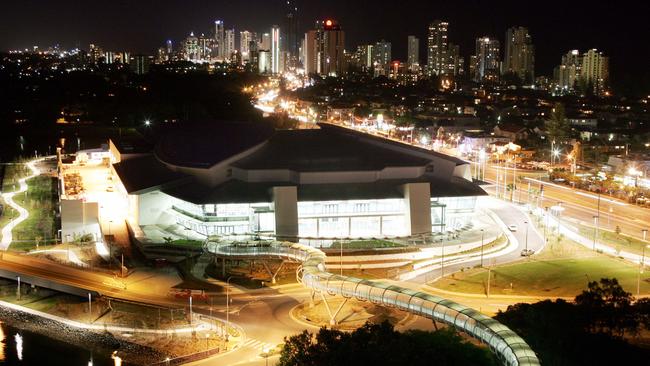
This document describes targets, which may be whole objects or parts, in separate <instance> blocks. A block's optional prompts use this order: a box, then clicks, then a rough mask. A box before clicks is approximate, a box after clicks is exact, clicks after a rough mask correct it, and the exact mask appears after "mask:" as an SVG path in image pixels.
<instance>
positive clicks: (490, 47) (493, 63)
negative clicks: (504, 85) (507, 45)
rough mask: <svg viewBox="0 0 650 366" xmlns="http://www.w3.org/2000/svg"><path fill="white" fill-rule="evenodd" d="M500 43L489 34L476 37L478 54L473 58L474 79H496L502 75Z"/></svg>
mask: <svg viewBox="0 0 650 366" xmlns="http://www.w3.org/2000/svg"><path fill="white" fill-rule="evenodd" d="M499 53H500V44H499V41H498V40H497V39H494V38H490V37H487V36H484V37H480V38H477V39H476V54H475V55H474V57H473V58H472V61H473V63H474V64H473V65H472V69H473V71H474V74H473V79H474V81H478V82H480V81H496V80H498V78H499V76H500V74H501V73H500V68H501V57H500V54H499Z"/></svg>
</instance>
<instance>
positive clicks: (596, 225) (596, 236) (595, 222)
mask: <svg viewBox="0 0 650 366" xmlns="http://www.w3.org/2000/svg"><path fill="white" fill-rule="evenodd" d="M597 241H598V216H594V245H593V248H592V249H593V250H594V251H596V242H597Z"/></svg>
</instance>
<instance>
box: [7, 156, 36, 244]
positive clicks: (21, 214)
mask: <svg viewBox="0 0 650 366" xmlns="http://www.w3.org/2000/svg"><path fill="white" fill-rule="evenodd" d="M43 159H44V158H41V159H35V160H32V161H30V162H29V163H27V164H26V165H27V167H28V168H29V169H30V170H31V171H32V174H31V175H29V176H27V177H23V178H20V179H19V180H18V190H17V191H13V192H8V193H3V194H2V197H3V198H4V200H5V202H6V203H7V205H9V206H10V207H11V208H13V209H14V210H16V211H18V217H16V218H15V219H13V220H11V221H9V222H8V223H7V224H6V225H5V227H3V228H2V240H0V250H7V248H9V245H10V244H11V242H12V241H13V235H12V231H13V229H14V228H15V227H16V226H18V225H19V224H20V223H21V222H23V221H25V220H26V219H27V217H29V211H27V210H26V209H25V208H23V207H22V206H20V205H19V204H17V203H16V202H15V201H14V196H16V195H17V194H19V193H23V192H25V191H27V188H28V187H27V181H28V180H30V179H32V178H34V177H35V176H37V175H39V174H40V171H39V170H38V168H37V167H36V163H38V162H40V161H42V160H43Z"/></svg>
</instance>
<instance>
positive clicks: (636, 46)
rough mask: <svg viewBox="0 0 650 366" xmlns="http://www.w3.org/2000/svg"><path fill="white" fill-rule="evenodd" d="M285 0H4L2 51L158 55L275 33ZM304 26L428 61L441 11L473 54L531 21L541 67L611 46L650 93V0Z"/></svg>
mask: <svg viewBox="0 0 650 366" xmlns="http://www.w3.org/2000/svg"><path fill="white" fill-rule="evenodd" d="M283 3H284V2H283V1H281V0H244V1H234V0H231V1H223V0H212V1H205V0H176V1H172V0H131V1H127V0H112V1H104V0H100V1H92V0H86V1H82V0H76V1H75V0H17V1H3V5H2V7H3V9H2V11H0V49H1V50H7V49H12V48H25V47H29V46H31V45H34V44H37V45H40V46H41V47H47V46H49V45H52V44H57V43H58V44H61V45H62V46H64V47H72V46H79V47H80V48H82V49H87V48H88V44H89V43H91V42H94V43H96V44H99V45H101V46H102V47H103V48H104V49H110V50H114V51H121V50H127V51H131V52H144V53H151V54H153V53H154V51H155V49H156V48H157V47H159V46H161V45H162V44H163V43H164V41H165V40H166V39H172V40H174V41H178V40H180V39H181V38H183V37H184V36H185V35H186V34H188V33H189V32H190V31H194V32H196V33H201V32H205V33H206V34H210V31H211V29H212V28H211V25H212V24H213V21H214V20H215V19H223V20H224V21H225V22H226V27H228V28H229V27H234V28H235V29H236V30H237V31H239V30H244V29H249V30H254V31H266V30H267V29H268V28H269V27H270V25H271V24H274V23H277V24H280V25H281V24H282V15H283ZM298 4H299V9H300V11H299V13H300V14H299V19H300V22H301V28H302V29H303V30H304V29H307V27H309V26H311V25H312V24H313V22H314V20H315V19H319V18H325V17H331V18H334V19H338V20H339V21H340V23H341V25H342V26H343V28H344V29H345V31H346V34H347V42H346V47H347V48H348V49H353V48H354V46H356V45H357V44H360V43H364V42H375V41H378V40H380V39H382V38H384V39H386V40H389V41H391V42H392V43H393V58H396V59H404V58H405V55H406V37H407V36H408V35H409V34H415V35H417V36H419V37H420V39H421V45H420V56H421V58H422V59H423V60H424V58H425V57H426V52H425V38H426V27H427V24H428V22H429V21H431V20H433V19H438V18H440V19H444V20H447V21H449V23H450V29H449V38H450V41H451V42H455V43H457V44H460V46H461V53H462V54H463V55H465V56H466V57H467V56H469V55H470V54H472V53H473V52H474V39H475V38H476V37H477V36H481V35H490V36H496V37H498V38H499V39H500V40H501V41H502V42H503V38H504V36H505V30H506V28H508V27H509V26H513V25H522V26H526V27H528V28H529V29H530V32H531V35H532V37H533V42H534V44H535V46H536V48H537V52H536V74H538V75H539V74H546V75H550V74H551V73H552V69H553V67H554V66H555V65H557V64H559V62H560V57H561V55H562V54H563V53H565V52H566V51H568V50H570V49H574V48H578V49H580V50H581V51H582V50H585V49H587V48H598V49H600V50H603V51H604V52H605V53H606V54H607V55H608V56H610V57H611V59H610V63H611V65H610V70H611V73H612V79H613V82H614V84H615V86H619V87H626V88H633V89H636V90H637V91H638V90H643V91H644V92H645V91H649V92H650V71H649V69H650V50H649V48H650V42H649V41H648V38H649V36H650V24H649V23H650V16H649V14H650V5H648V2H645V1H607V2H605V1H598V0H592V1H570V0H565V1H543V2H533V1H526V0H520V1H498V0H492V1H454V2H451V1H435V0H429V1H410V0H399V1H391V2H388V1H381V0H373V1H368V0H356V1H355V0H329V1H306V0H303V1H298Z"/></svg>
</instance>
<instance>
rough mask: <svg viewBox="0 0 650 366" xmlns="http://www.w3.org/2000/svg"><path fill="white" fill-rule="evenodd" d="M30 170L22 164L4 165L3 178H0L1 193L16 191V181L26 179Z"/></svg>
mask: <svg viewBox="0 0 650 366" xmlns="http://www.w3.org/2000/svg"><path fill="white" fill-rule="evenodd" d="M30 173H31V170H29V168H28V167H27V166H25V165H24V164H10V165H5V169H4V176H3V178H2V193H7V192H13V191H15V190H17V189H18V180H19V179H20V178H22V177H26V176H28V175H29V174H30Z"/></svg>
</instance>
